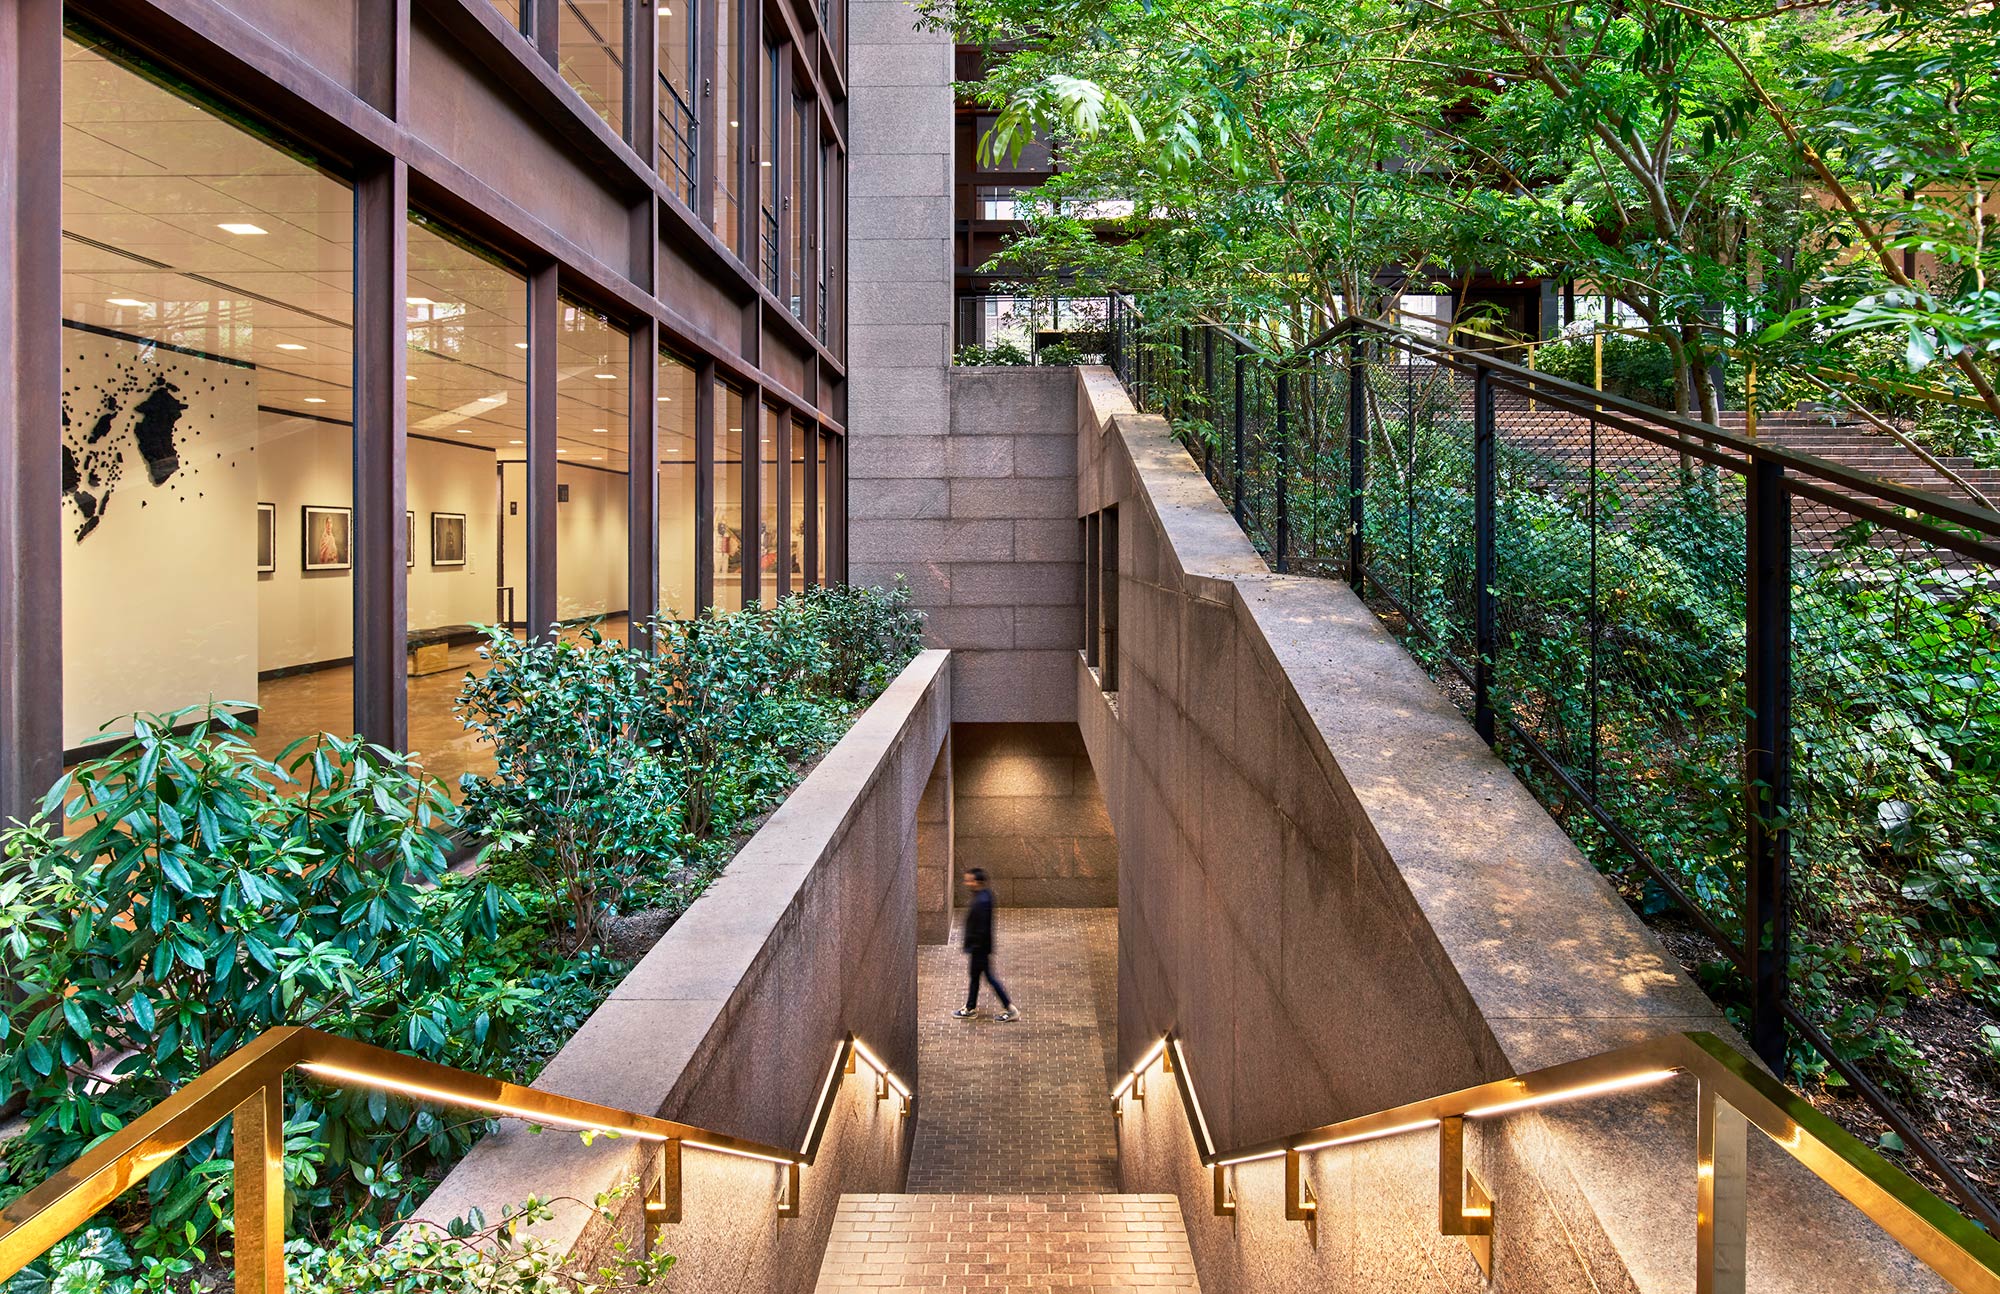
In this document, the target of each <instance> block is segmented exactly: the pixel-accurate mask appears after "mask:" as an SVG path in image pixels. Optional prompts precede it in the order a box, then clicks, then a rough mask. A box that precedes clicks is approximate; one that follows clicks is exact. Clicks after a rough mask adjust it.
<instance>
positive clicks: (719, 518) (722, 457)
mask: <svg viewBox="0 0 2000 1294" xmlns="http://www.w3.org/2000/svg"><path fill="white" fill-rule="evenodd" d="M743 403H744V402H743V393H742V392H741V391H738V390H736V389H735V388H734V387H731V386H728V385H726V384H723V383H718V384H717V385H716V388H715V532H714V534H713V535H712V536H711V538H710V542H711V543H712V544H713V550H712V552H711V554H710V556H711V558H712V561H713V569H714V572H715V603H714V605H715V609H716V610H717V611H736V610H739V609H741V607H742V606H743V571H744V566H743V556H744V543H743V520H744V518H743V416H744V413H745V410H744V407H743Z"/></svg>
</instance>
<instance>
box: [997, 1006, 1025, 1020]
mask: <svg viewBox="0 0 2000 1294" xmlns="http://www.w3.org/2000/svg"><path fill="white" fill-rule="evenodd" d="M993 1018H994V1019H995V1020H998V1021H999V1022H1000V1023H1001V1024H1007V1023H1009V1022H1010V1021H1014V1020H1018V1019H1020V1018H1021V1008H1019V1007H1016V1006H1010V1007H1008V1008H1007V1009H1006V1010H1005V1011H1002V1012H1001V1013H1000V1014H999V1015H996V1016H994V1017H993Z"/></svg>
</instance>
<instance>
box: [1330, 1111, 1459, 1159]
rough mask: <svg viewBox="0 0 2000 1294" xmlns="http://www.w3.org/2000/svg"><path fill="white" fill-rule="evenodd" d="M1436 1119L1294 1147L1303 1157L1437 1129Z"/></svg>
mask: <svg viewBox="0 0 2000 1294" xmlns="http://www.w3.org/2000/svg"><path fill="white" fill-rule="evenodd" d="M1437 1124H1438V1121H1437V1120H1436V1119H1418V1120H1417V1121H1416V1122H1415V1123H1399V1124H1397V1125H1396V1126H1395V1127H1393V1128H1377V1129H1376V1130H1375V1131H1373V1132H1357V1133H1355V1134H1354V1135H1353V1136H1351V1137H1334V1138H1332V1139H1331V1140H1328V1141H1311V1142H1307V1143H1306V1144H1305V1145H1303V1146H1297V1147H1294V1149H1296V1150H1297V1151H1298V1152H1299V1153H1300V1154H1301V1155H1303V1154H1305V1153H1306V1152H1308V1151H1312V1150H1326V1149H1329V1148H1330V1147H1333V1146H1351V1145H1354V1144H1355V1143H1356V1142H1361V1141H1377V1140H1380V1139H1381V1138H1383V1137H1395V1136H1400V1135H1402V1134H1403V1133H1405V1132H1416V1131H1418V1130H1420V1129H1423V1128H1435V1127H1437Z"/></svg>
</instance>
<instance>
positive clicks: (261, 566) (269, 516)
mask: <svg viewBox="0 0 2000 1294" xmlns="http://www.w3.org/2000/svg"><path fill="white" fill-rule="evenodd" d="M277 569H278V505H277V504H275V503H260V504H258V505H257V573H258V574H259V575H269V574H270V573H271V572H273V571H275V570H277Z"/></svg>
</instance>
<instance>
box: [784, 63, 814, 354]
mask: <svg viewBox="0 0 2000 1294" xmlns="http://www.w3.org/2000/svg"><path fill="white" fill-rule="evenodd" d="M810 108H811V105H810V104H808V103H807V102H806V101H805V100H804V99H801V98H797V97H794V98H793V99H792V115H791V122H792V132H791V133H792V150H791V151H792V157H791V167H790V170H791V180H790V182H789V186H788V187H787V189H786V190H785V207H786V212H787V214H788V215H789V216H790V217H791V247H790V249H789V254H790V256H791V267H790V269H789V270H788V271H787V273H786V275H785V279H786V283H787V287H788V290H789V295H790V305H791V308H792V315H793V317H795V318H797V319H801V320H803V319H804V318H805V317H806V230H807V228H808V226H807V223H806V218H807V216H808V215H809V214H810V213H809V212H808V211H807V209H806V196H807V194H808V193H809V192H810V190H809V189H808V188H807V187H806V172H807V169H808V168H807V163H808V162H809V161H810V160H811V158H812V115H811V112H810Z"/></svg>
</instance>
